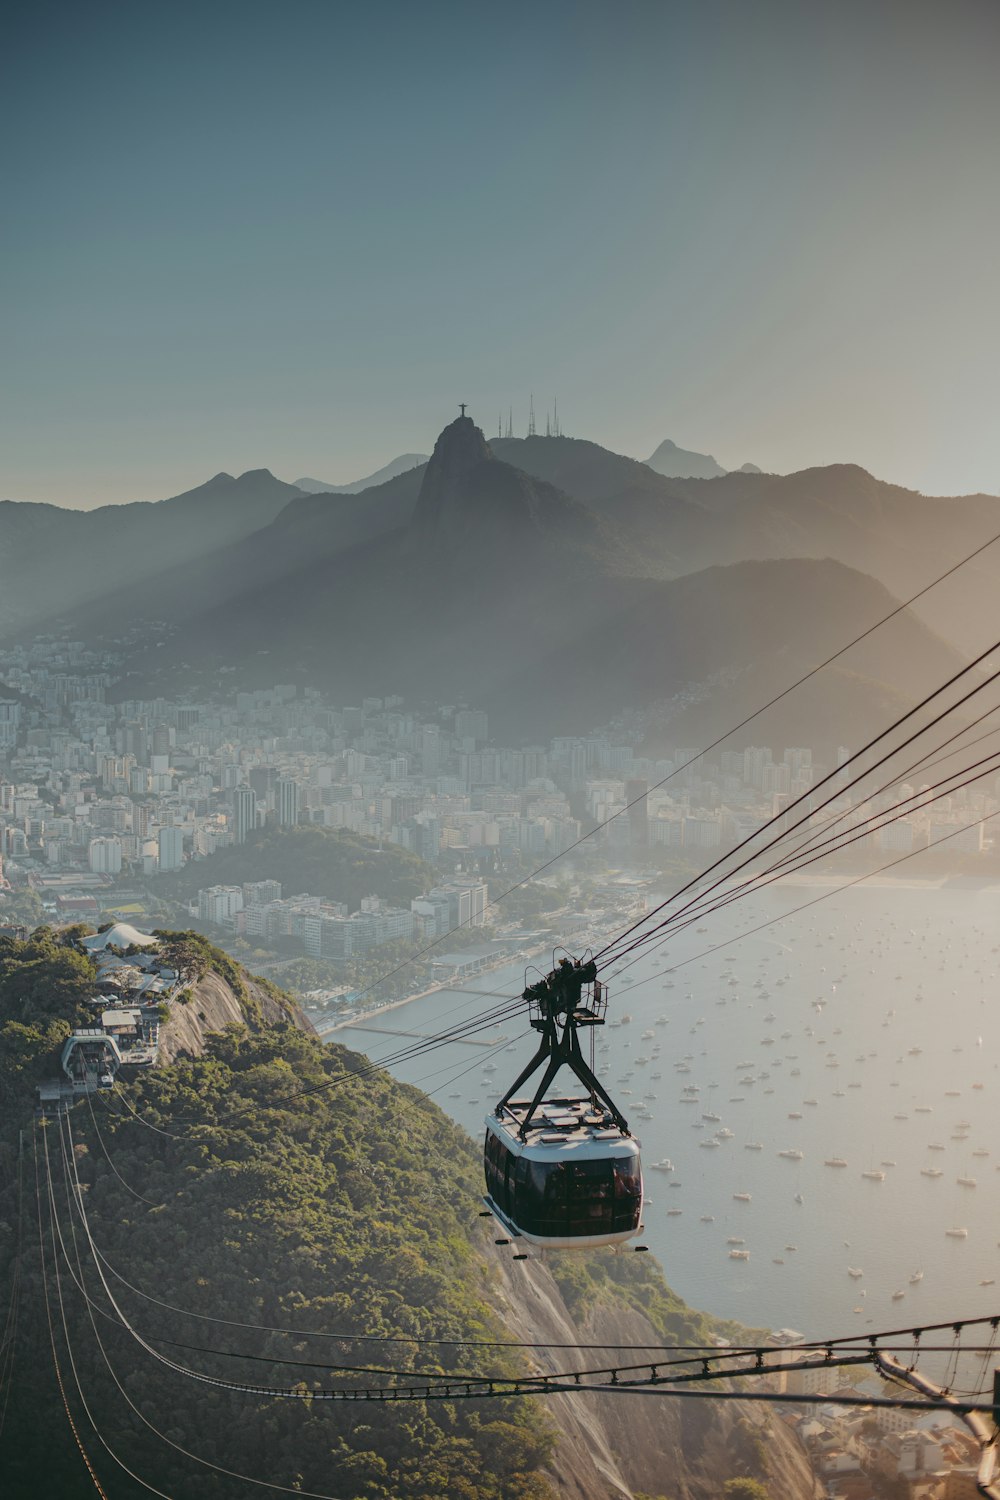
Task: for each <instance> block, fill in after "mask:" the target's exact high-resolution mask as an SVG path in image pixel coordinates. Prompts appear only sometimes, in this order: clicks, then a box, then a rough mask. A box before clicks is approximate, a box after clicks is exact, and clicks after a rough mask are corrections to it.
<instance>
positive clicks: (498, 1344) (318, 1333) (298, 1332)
mask: <svg viewBox="0 0 1000 1500" xmlns="http://www.w3.org/2000/svg"><path fill="white" fill-rule="evenodd" d="M93 1252H94V1254H95V1255H96V1257H97V1258H98V1259H99V1260H100V1261H101V1263H102V1265H103V1266H104V1269H105V1270H106V1271H107V1272H108V1273H109V1274H110V1275H111V1276H113V1277H114V1278H115V1280H116V1281H119V1282H121V1284H122V1286H124V1287H126V1288H127V1289H128V1290H129V1291H130V1292H133V1293H134V1294H135V1296H137V1297H140V1298H141V1299H142V1300H143V1301H144V1302H150V1303H153V1304H154V1305H155V1306H157V1307H162V1308H163V1309H165V1310H166V1311H167V1312H173V1313H179V1314H181V1316H183V1317H186V1318H194V1319H196V1320H197V1321H198V1322H201V1323H213V1324H216V1325H218V1326H221V1327H225V1328H239V1329H241V1330H246V1331H249V1332H254V1333H277V1334H287V1335H288V1336H289V1337H292V1338H300V1339H301V1338H314V1339H328V1340H331V1341H333V1342H334V1343H342V1344H418V1345H428V1346H432V1347H442V1348H443V1347H449V1348H475V1349H525V1350H538V1349H545V1350H551V1349H572V1350H581V1351H594V1352H597V1351H600V1350H605V1351H606V1350H609V1349H618V1350H625V1351H631V1352H638V1351H642V1350H650V1349H652V1350H661V1351H666V1352H668V1353H672V1354H676V1353H691V1354H696V1355H699V1356H704V1355H711V1356H713V1357H714V1356H716V1355H718V1353H719V1350H718V1347H717V1346H716V1345H715V1344H659V1343H653V1344H631V1343H610V1344H609V1343H603V1344H602V1343H581V1342H579V1341H577V1342H575V1343H559V1342H556V1343H531V1342H527V1341H525V1340H523V1339H447V1338H431V1337H429V1336H426V1335H420V1334H385V1333H347V1332H344V1331H339V1332H328V1331H324V1330H322V1329H316V1328H294V1327H289V1326H286V1325H284V1324H275V1323H246V1322H241V1321H239V1320H237V1319H235V1318H223V1317H219V1316H218V1314H214V1313H203V1312H196V1311H195V1310H194V1309H193V1308H189V1307H181V1306H179V1305H178V1304H177V1303H175V1302H167V1301H164V1299H163V1298H161V1297H154V1296H153V1295H152V1294H151V1293H150V1292H144V1291H143V1290H142V1289H141V1288H140V1287H137V1286H135V1285H134V1284H133V1283H132V1282H130V1281H129V1280H127V1278H126V1277H124V1276H123V1275H122V1274H121V1272H120V1271H119V1270H118V1269H117V1268H116V1267H115V1266H113V1265H112V1264H111V1262H110V1260H109V1259H108V1257H107V1256H106V1255H105V1254H104V1252H103V1251H102V1250H100V1249H99V1248H98V1246H97V1245H96V1243H95V1244H94V1245H93ZM91 1305H92V1306H96V1304H94V1303H93V1301H92V1299H91ZM98 1311H101V1309H98ZM104 1316H105V1317H107V1318H109V1319H110V1318H111V1315H110V1314H108V1313H104ZM111 1321H113V1322H115V1323H116V1324H117V1323H118V1320H117V1319H111ZM987 1321H988V1320H987V1319H986V1318H982V1319H971V1320H968V1323H969V1326H971V1324H974V1323H977V1322H987ZM938 1327H941V1328H947V1329H949V1330H951V1329H952V1327H953V1323H943V1324H933V1325H928V1328H927V1329H925V1330H922V1331H931V1330H933V1329H936V1328H938ZM901 1332H906V1330H902V1331H901ZM896 1336H897V1335H896V1334H891V1335H890V1334H884V1335H879V1337H880V1338H888V1337H896ZM900 1336H901V1335H900ZM148 1337H150V1338H154V1339H155V1341H156V1342H164V1341H163V1340H159V1339H158V1338H157V1337H156V1336H154V1335H152V1334H151V1335H148ZM868 1337H869V1336H868V1335H864V1334H855V1335H846V1336H845V1337H844V1338H843V1339H834V1340H833V1341H832V1342H833V1343H834V1344H841V1343H843V1344H845V1345H851V1344H857V1345H859V1347H860V1345H861V1344H862V1343H866V1342H867V1339H868ZM830 1342H831V1341H830V1340H817V1341H815V1342H806V1343H803V1344H801V1345H797V1346H796V1347H798V1348H803V1349H812V1348H826V1347H827V1344H829V1343H830ZM759 1347H760V1346H759V1345H757V1344H732V1345H730V1346H729V1348H728V1350H727V1351H726V1352H727V1353H729V1354H733V1355H736V1354H747V1353H756V1352H757V1350H758V1349H759ZM891 1347H892V1348H902V1347H903V1346H902V1345H892V1346H891ZM906 1347H907V1348H909V1345H907V1346H906ZM921 1347H922V1348H923V1349H925V1350H928V1351H931V1352H933V1351H937V1352H940V1351H941V1348H942V1347H946V1348H947V1349H948V1350H950V1349H951V1345H950V1344H949V1345H947V1346H937V1345H928V1344H924V1345H922V1346H921ZM216 1352H218V1351H216ZM967 1352H980V1350H979V1349H978V1348H976V1349H974V1350H972V1351H967ZM241 1357H249V1356H241Z"/></svg>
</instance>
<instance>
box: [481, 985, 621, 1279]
mask: <svg viewBox="0 0 1000 1500" xmlns="http://www.w3.org/2000/svg"><path fill="white" fill-rule="evenodd" d="M523 998H524V999H525V1000H527V1001H528V1014H529V1018H530V1021H531V1025H532V1027H533V1028H534V1030H536V1031H538V1032H540V1034H541V1035H540V1041H539V1045H538V1050H537V1052H536V1053H535V1055H534V1057H533V1058H532V1059H531V1061H530V1062H529V1063H528V1065H527V1067H526V1068H524V1070H523V1071H522V1072H521V1073H520V1075H519V1076H518V1077H517V1078H516V1079H515V1081H514V1083H513V1084H512V1085H511V1087H510V1088H509V1089H508V1090H507V1092H506V1094H504V1096H503V1098H502V1099H501V1100H500V1102H499V1103H498V1104H497V1106H496V1109H495V1110H494V1111H493V1113H492V1114H491V1115H488V1116H487V1118H486V1145H485V1151H484V1169H485V1174H486V1194H485V1202H486V1204H487V1206H488V1207H489V1209H490V1210H491V1212H492V1213H493V1214H494V1215H495V1216H496V1217H497V1219H499V1221H500V1223H501V1224H503V1226H504V1228H505V1229H507V1230H508V1231H509V1233H510V1234H511V1235H513V1236H515V1237H517V1238H521V1239H524V1240H526V1241H528V1242H529V1243H530V1244H533V1245H538V1246H540V1247H542V1248H547V1249H553V1250H574V1249H577V1250H582V1249H590V1248H591V1247H593V1246H599V1245H618V1244H622V1243H624V1241H626V1240H630V1239H632V1238H634V1236H635V1235H636V1234H638V1233H639V1231H640V1229H641V1227H642V1226H641V1223H640V1218H641V1215H642V1167H641V1164H640V1161H639V1146H638V1143H637V1141H636V1140H635V1139H634V1138H633V1136H632V1135H631V1133H630V1131H629V1128H628V1122H627V1121H626V1119H625V1117H624V1116H623V1115H622V1113H621V1111H620V1110H619V1109H618V1107H617V1105H616V1104H615V1103H614V1101H613V1100H612V1098H611V1096H610V1094H609V1093H608V1092H607V1090H606V1089H605V1088H604V1086H603V1084H602V1083H601V1082H600V1080H599V1079H598V1078H597V1077H596V1075H595V1074H594V1072H593V1070H592V1069H591V1068H590V1067H588V1065H587V1063H586V1061H585V1060H584V1057H583V1054H582V1052H581V1051H580V1042H579V1038H578V1036H577V1032H578V1029H579V1028H580V1027H592V1026H603V1025H604V1018H605V1012H606V1010H607V991H606V989H605V988H604V986H603V985H602V984H601V982H600V981H599V980H598V978H597V965H596V964H595V963H594V962H593V960H591V961H590V962H589V963H580V962H579V960H576V961H574V962H572V963H571V962H570V960H569V959H566V958H564V959H562V960H561V961H560V962H559V964H558V965H557V966H556V968H554V969H553V970H552V972H551V973H550V974H549V975H548V976H547V977H546V978H544V979H542V980H540V981H539V982H538V983H537V984H533V985H529V986H528V987H527V988H526V989H525V991H524V995H523ZM543 1063H545V1064H547V1066H546V1067H545V1071H544V1073H543V1075H542V1080H541V1082H540V1083H539V1085H538V1088H537V1089H536V1090H535V1094H534V1097H533V1098H531V1099H516V1098H514V1095H515V1093H516V1092H517V1090H518V1089H519V1088H521V1086H522V1084H524V1083H526V1082H527V1080H528V1079H529V1078H530V1077H531V1075H532V1074H533V1073H535V1072H536V1071H537V1069H538V1068H540V1067H541V1066H542V1064H543ZM564 1065H565V1066H567V1067H568V1068H570V1069H571V1071H572V1072H573V1073H575V1074H576V1076H577V1078H578V1079H579V1080H580V1082H581V1083H582V1084H583V1085H584V1087H585V1088H586V1089H587V1091H588V1092H587V1095H586V1096H585V1097H584V1098H569V1097H561V1098H549V1099H547V1098H546V1097H545V1094H546V1091H547V1089H548V1088H549V1087H550V1085H551V1084H552V1082H553V1080H554V1079H555V1076H556V1074H557V1073H558V1072H559V1070H560V1068H562V1067H563V1066H564Z"/></svg>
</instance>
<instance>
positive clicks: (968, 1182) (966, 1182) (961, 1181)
mask: <svg viewBox="0 0 1000 1500" xmlns="http://www.w3.org/2000/svg"><path fill="white" fill-rule="evenodd" d="M955 1181H956V1182H957V1183H958V1185H959V1187H968V1188H973V1187H975V1185H976V1179H975V1178H974V1177H956V1178H955Z"/></svg>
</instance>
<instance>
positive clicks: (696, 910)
mask: <svg viewBox="0 0 1000 1500" xmlns="http://www.w3.org/2000/svg"><path fill="white" fill-rule="evenodd" d="M997 757H1000V751H996V752H994V753H993V754H992V755H990V756H988V757H986V759H987V760H989V761H996V763H995V764H992V765H989V766H988V767H987V769H986V770H985V771H979V772H978V774H977V775H975V776H968V777H966V779H965V780H964V781H960V782H959V783H958V784H957V785H956V786H951V787H949V786H947V785H946V783H947V782H948V781H950V780H952V779H953V777H955V776H960V775H961V774H962V772H961V771H956V772H953V773H952V776H949V777H946V778H945V779H944V781H943V782H940V783H938V786H939V787H941V788H943V790H938V792H937V795H936V796H934V797H928V796H927V795H926V790H925V791H922V792H916V793H914V794H913V795H912V796H911V797H907V798H904V799H903V801H902V802H900V803H897V804H896V807H895V808H885V809H883V810H882V811H881V812H878V813H872V814H871V815H870V816H869V817H868V818H866V819H864V821H863V822H862V823H861V824H859V825H855V827H853V828H850V829H847V830H842V831H841V833H839V834H835V835H833V836H832V838H830V839H829V840H827V841H825V842H826V843H829V844H831V845H832V846H833V847H832V848H826V847H824V845H820V846H818V847H817V848H816V849H814V850H812V851H811V852H808V853H807V855H805V856H803V857H801V858H799V857H798V855H796V854H794V853H793V854H790V855H787V856H786V857H785V858H783V859H781V860H778V861H775V862H774V863H773V864H771V865H769V866H766V867H765V868H764V869H763V870H759V871H756V872H755V873H754V874H753V875H751V876H750V877H748V878H747V879H746V880H744V881H741V882H740V884H739V885H737V886H736V887H735V888H734V889H730V890H726V889H725V888H723V889H722V890H720V891H717V892H716V894H715V895H714V896H711V897H710V899H708V900H706V901H705V902H704V904H700V903H701V898H700V897H699V898H697V900H696V901H694V902H690V903H689V904H688V905H687V906H685V907H684V908H683V909H682V910H681V911H680V912H676V913H674V914H673V915H672V916H671V917H668V918H667V919H666V920H665V921H663V922H661V923H659V924H658V925H657V926H656V927H654V928H653V929H652V932H651V933H650V934H649V936H650V937H652V936H653V935H655V934H657V933H661V934H664V935H663V936H661V937H660V939H659V941H658V942H657V943H655V944H654V945H653V947H654V949H655V948H656V947H659V946H660V944H661V943H662V942H664V941H666V940H667V938H670V937H674V936H676V934H677V933H678V932H683V931H684V930H685V928H687V927H690V926H691V925H692V923H694V922H700V921H702V920H703V919H704V918H705V917H706V916H710V915H711V914H712V913H713V912H716V911H720V910H721V909H722V908H723V907H725V906H730V905H731V904H732V903H733V902H734V901H739V900H742V898H743V897H744V896H750V895H753V894H754V893H755V892H756V891H759V890H764V889H766V887H767V886H769V885H773V884H775V882H777V881H779V880H782V879H784V878H785V877H786V876H788V875H794V874H797V873H798V871H800V870H803V869H805V868H806V867H807V866H809V865H812V864H816V863H817V862H818V861H819V860H821V859H823V858H825V857H826V856H827V855H828V854H837V853H839V852H840V850H842V849H846V848H848V847H849V845H851V844H854V843H857V842H858V841H859V840H860V839H863V838H867V837H868V836H869V835H870V834H871V833H877V832H881V830H882V829H883V828H888V827H889V826H890V825H891V824H892V823H896V822H898V821H899V820H900V819H901V818H905V817H907V816H908V813H909V812H911V811H913V809H912V808H907V807H906V806H905V804H906V803H907V802H911V801H914V800H918V801H919V806H921V807H930V806H932V805H933V803H934V802H937V801H939V800H940V799H941V798H942V797H947V796H950V795H951V794H952V793H953V792H956V791H961V790H962V789H963V788H964V787H967V786H971V785H973V784H974V783H975V782H977V781H982V780H983V779H984V778H986V777H987V776H992V775H994V774H995V773H996V772H998V771H1000V759H997ZM975 764H976V765H981V764H982V762H981V761H977V762H976V763H975ZM967 769H970V770H971V769H972V768H971V767H969V768H967ZM988 816H990V817H992V816H993V814H988ZM880 818H884V819H885V822H883V823H880V824H879V826H878V827H877V828H870V827H868V826H867V825H868V824H872V823H875V822H877V820H878V819H880ZM916 852H918V853H919V852H921V851H919V850H918V851H916ZM793 861H797V862H793ZM719 884H721V882H720V883H719ZM713 889H715V888H714V887H713ZM647 941H648V939H642V940H638V939H637V940H636V941H635V942H634V943H632V944H630V945H629V946H628V947H627V948H625V949H623V950H622V952H621V954H620V955H619V956H618V957H617V958H616V959H615V960H614V962H616V963H620V962H621V960H622V959H623V958H625V957H627V955H628V954H629V953H635V952H637V950H644V949H645V946H646V942H647ZM651 951H652V950H651ZM641 956H642V951H639V952H638V953H637V957H636V958H633V959H632V960H631V961H630V962H629V963H627V964H624V965H623V967H622V968H620V969H618V970H616V975H621V974H623V973H626V972H627V971H628V969H630V968H631V967H632V964H633V963H636V962H637V961H638V957H641Z"/></svg>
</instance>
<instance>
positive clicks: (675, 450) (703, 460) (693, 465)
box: [646, 438, 726, 479]
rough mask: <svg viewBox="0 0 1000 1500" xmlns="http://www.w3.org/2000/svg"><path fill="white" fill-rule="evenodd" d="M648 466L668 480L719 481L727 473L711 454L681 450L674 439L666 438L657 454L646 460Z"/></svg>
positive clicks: (686, 449)
mask: <svg viewBox="0 0 1000 1500" xmlns="http://www.w3.org/2000/svg"><path fill="white" fill-rule="evenodd" d="M646 464H647V467H648V468H650V469H655V470H656V472H657V474H663V475H664V476H665V477H666V478H668V479H718V477H719V476H720V475H721V474H724V473H725V472H726V471H725V469H724V468H723V467H722V465H721V464H720V463H718V462H717V461H716V459H714V458H713V457H712V455H711V453H695V452H693V451H691V450H690V449H688V448H679V447H678V446H677V444H676V443H675V442H674V440H673V439H672V438H664V439H663V442H662V443H661V444H660V446H659V447H658V448H657V450H656V452H655V453H653V454H651V455H650V456H649V458H647V459H646Z"/></svg>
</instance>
